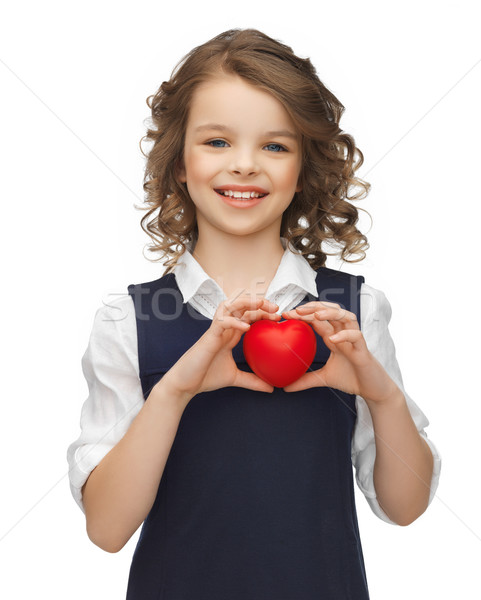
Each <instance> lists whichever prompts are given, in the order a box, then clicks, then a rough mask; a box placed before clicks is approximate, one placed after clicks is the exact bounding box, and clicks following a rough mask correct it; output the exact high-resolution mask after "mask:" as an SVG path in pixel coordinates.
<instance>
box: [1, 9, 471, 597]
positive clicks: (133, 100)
mask: <svg viewBox="0 0 481 600" xmlns="http://www.w3.org/2000/svg"><path fill="white" fill-rule="evenodd" d="M168 4H169V5H172V6H170V7H169V6H167V5H168ZM477 11H478V7H477V3H476V2H475V1H474V0H473V1H472V2H467V1H458V2H456V3H453V2H440V1H437V2H412V1H409V2H403V3H397V4H394V3H390V2H380V1H379V2H358V1H353V0H344V1H343V2H342V3H341V2H339V3H335V2H324V1H317V2H315V3H312V5H311V3H310V2H303V1H299V0H298V1H296V2H292V1H289V2H281V1H277V2H270V1H265V2H262V3H261V2H259V1H258V0H256V1H255V2H253V1H251V0H244V1H243V2H237V3H227V2H225V1H222V2H215V1H210V2H209V1H204V2H196V3H192V4H191V5H190V6H189V5H188V4H186V3H183V2H174V3H166V2H154V1H137V2H136V3H135V4H134V3H127V2H119V1H116V2H113V1H108V2H92V1H91V0H88V1H84V2H82V3H76V4H73V3H68V2H52V1H44V2H40V3H39V2H33V0H29V1H23V2H22V1H19V2H16V3H15V4H13V3H12V4H10V6H9V7H8V9H4V10H3V11H2V21H1V25H0V59H1V63H0V85H1V90H2V92H1V96H0V101H1V111H0V127H1V135H0V147H1V173H2V174H1V199H2V207H1V220H0V224H1V225H0V226H1V236H0V242H1V254H2V295H1V302H2V306H1V314H2V315H3V319H2V332H1V339H2V344H1V345H2V349H3V353H4V354H3V359H2V366H4V367H5V369H4V372H3V375H2V418H1V421H0V428H1V435H0V450H1V452H0V457H1V458H0V460H1V479H2V493H1V495H0V503H1V505H0V564H1V565H2V577H1V580H0V595H1V596H2V597H3V598H8V599H9V600H13V599H17V598H19V599H25V598H37V597H48V598H52V599H62V600H63V599H65V598H69V600H75V599H81V598H89V599H91V600H97V599H102V600H111V599H112V600H114V599H115V600H117V599H120V598H123V597H125V590H126V584H127V578H128V569H129V566H130V561H131V557H132V553H133V551H134V548H135V543H136V541H137V537H138V533H137V534H135V535H134V537H133V538H132V539H131V540H130V542H129V543H128V544H127V546H125V547H124V549H123V550H122V551H121V552H120V553H117V554H108V553H106V552H104V551H102V550H100V549H99V548H97V547H96V546H94V545H93V544H92V543H91V542H90V541H89V539H88V537H87V535H86V532H85V522H84V516H83V514H82V513H81V512H80V510H79V508H78V507H77V505H76V504H75V502H74V501H73V499H72V497H71V496H70V491H69V487H68V477H67V462H66V449H67V446H68V445H69V444H70V442H72V441H73V440H74V439H75V438H76V437H77V436H78V434H79V433H80V430H79V419H80V409H81V406H82V403H83V401H84V400H85V398H86V396H87V384H86V382H85V380H84V378H83V374H82V372H81V365H80V360H81V357H82V354H83V352H84V351H85V349H86V346H87V341H88V337H89V334H90V330H91V326H92V323H93V316H94V314H95V311H96V309H97V308H98V307H100V306H101V305H102V302H103V300H104V299H106V298H107V296H108V294H111V293H125V292H126V287H127V285H128V284H130V283H139V282H141V281H148V280H151V279H154V278H157V277H160V275H161V274H162V272H163V269H162V266H161V264H159V263H157V264H156V263H150V262H149V261H148V260H146V258H145V257H144V255H143V251H144V253H145V255H148V256H149V257H151V258H152V257H153V256H152V254H151V253H148V252H147V251H146V249H144V246H145V245H146V244H147V243H148V242H149V238H148V237H147V236H146V234H144V233H143V232H142V230H141V228H140V225H139V221H140V218H141V216H142V215H143V214H144V213H143V212H141V211H139V210H135V208H134V205H135V204H136V205H140V204H141V203H142V200H143V192H142V177H143V157H142V155H141V154H140V150H139V147H138V143H139V140H140V138H141V137H142V135H144V133H145V126H144V120H145V119H146V118H147V117H149V109H148V107H147V105H146V103H145V100H146V98H147V96H149V95H150V94H153V93H154V92H155V91H156V90H157V88H158V86H159V85H160V84H161V82H162V81H164V80H166V79H168V78H169V77H170V73H171V70H172V69H173V67H174V65H175V64H176V63H177V61H178V60H180V59H181V58H182V57H183V56H184V55H185V54H186V53H187V52H188V51H189V50H190V49H191V48H193V47H194V46H196V45H199V44H201V43H203V42H205V41H207V40H208V39H210V38H211V37H213V36H214V35H217V34H218V33H220V32H222V31H224V30H226V29H230V28H234V27H255V28H258V29H260V30H262V31H264V32H265V33H267V34H268V35H270V36H271V37H274V38H277V39H279V40H281V41H283V42H284V43H287V44H288V45H290V46H291V47H293V49H294V51H295V52H296V53H297V54H298V55H300V56H302V57H306V56H308V57H310V58H311V60H312V62H313V63H314V65H315V66H316V68H317V70H318V73H319V76H320V78H321V80H323V81H324V83H325V84H326V85H327V87H329V89H331V90H332V91H333V92H334V93H335V95H336V96H337V97H338V98H339V99H340V100H341V102H342V103H343V104H344V105H345V107H346V112H345V114H344V116H343V118H342V121H341V126H342V127H343V129H344V130H345V131H347V132H348V133H351V134H352V135H353V136H354V137H355V140H356V142H357V144H358V145H359V146H360V148H361V150H362V151H363V152H364V156H365V164H364V165H363V167H361V169H360V171H359V172H358V173H359V174H360V176H362V177H363V178H365V179H366V180H367V181H369V182H370V183H371V184H372V191H371V193H370V195H369V196H368V198H367V199H366V200H363V201H361V202H359V203H358V206H359V207H363V208H365V209H366V210H368V211H369V213H370V214H371V215H372V217H373V225H372V227H371V223H370V221H369V219H368V218H367V217H366V215H364V214H363V213H361V222H360V227H361V229H362V231H363V232H365V233H366V234H367V236H368V239H369V241H370V243H371V248H370V250H369V251H368V258H367V259H366V260H365V261H363V262H362V263H360V264H357V265H349V264H345V265H344V266H343V270H345V271H348V272H351V273H357V274H363V275H364V276H365V278H366V282H367V283H369V284H370V285H373V286H375V287H378V288H380V289H382V290H383V291H384V292H385V293H386V295H387V297H388V299H389V300H390V302H391V306H392V309H393V317H392V321H391V327H390V329H391V333H392V336H393V338H394V341H395V344H396V348H397V355H398V360H399V363H400V366H401V370H402V373H403V379H404V384H405V387H406V390H407V391H408V393H409V394H410V395H411V396H412V397H413V399H414V400H415V401H416V402H417V403H418V404H419V405H420V407H421V408H422V409H423V411H424V412H425V413H426V415H427V416H428V418H429V420H430V423H431V424H430V425H429V427H428V429H427V432H428V435H429V436H430V438H431V439H432V440H433V441H434V442H435V444H436V445H437V446H438V448H439V450H440V452H441V455H442V457H443V468H442V476H441V482H440V485H439V488H438V492H437V496H436V498H435V499H434V501H433V503H432V504H431V506H430V507H429V509H428V511H427V512H426V513H425V514H424V515H422V516H421V517H420V518H419V519H418V520H417V521H416V522H415V523H414V524H412V525H411V526H409V527H406V528H403V527H395V526H391V525H388V524H386V523H384V522H383V521H381V520H379V519H378V518H377V517H375V516H374V514H373V513H372V512H371V510H370V509H369V507H368V505H367V502H366V501H365V499H364V497H363V496H362V495H361V494H360V493H358V490H357V489H356V492H357V505H358V514H359V522H360V529H361V536H362V541H363V548H364V555H365V561H366V568H367V574H368V581H369V586H370V590H371V598H372V600H386V599H389V600H395V599H403V600H405V599H406V598H412V599H413V600H416V599H418V598H419V599H421V598H423V599H424V598H429V599H431V598H481V591H480V590H481V586H480V583H479V565H480V564H481V563H480V560H481V516H480V511H479V506H480V502H479V493H480V491H481V489H480V483H479V478H480V468H479V460H478V447H479V442H478V439H479V419H480V417H481V411H480V408H479V406H480V394H479V366H478V362H479V337H480V333H481V332H480V327H479V322H480V308H479V302H478V300H479V291H480V286H479V263H478V260H477V259H476V257H477V256H478V254H479V251H478V239H479V237H478V236H479V219H480V210H479V203H480V202H481V198H480V185H479V182H478V177H479V172H480V171H479V164H480V152H479V139H480V111H479V107H480V105H481V98H480V96H481V93H480V82H481V64H480V60H481V47H480V43H479V30H478V26H479V17H480V15H479V14H477ZM328 266H331V267H337V266H338V263H337V262H336V260H334V259H330V261H329V262H328ZM246 600H247V599H246ZM269 600H271V599H269ZM272 600H278V599H272ZM292 600H302V598H299V599H292ZM340 600H342V599H340Z"/></svg>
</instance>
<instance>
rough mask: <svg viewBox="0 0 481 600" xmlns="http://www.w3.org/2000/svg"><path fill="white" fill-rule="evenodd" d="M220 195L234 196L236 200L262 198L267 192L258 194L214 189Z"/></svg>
mask: <svg viewBox="0 0 481 600" xmlns="http://www.w3.org/2000/svg"><path fill="white" fill-rule="evenodd" d="M214 191H215V192H217V193H218V194H220V195H221V196H225V197H226V198H235V199H236V200H251V199H252V198H264V196H267V194H260V193H259V192H234V191H232V190H214Z"/></svg>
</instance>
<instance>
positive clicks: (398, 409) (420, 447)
mask: <svg viewBox="0 0 481 600" xmlns="http://www.w3.org/2000/svg"><path fill="white" fill-rule="evenodd" d="M365 400H366V403H367V405H368V407H369V411H370V413H371V417H372V422H373V427H374V436H375V440H376V460H375V463H374V485H375V488H376V495H377V500H378V502H379V505H380V506H381V508H382V509H383V511H384V512H385V513H386V514H387V516H388V517H389V518H390V519H391V520H392V521H394V522H396V523H398V524H399V525H409V524H410V523H412V522H413V521H415V520H416V519H417V518H418V517H419V516H420V515H421V514H422V513H423V512H424V511H425V510H426V508H427V507H428V504H429V495H430V489H431V479H432V474H433V467H434V461H433V455H432V452H431V449H430V448H429V446H428V444H427V443H426V442H425V441H424V439H423V438H422V437H421V435H420V434H419V432H418V430H417V428H416V425H415V423H414V421H413V419H412V417H411V414H410V412H409V408H408V406H407V404H406V400H405V398H404V394H403V393H402V391H401V390H400V389H399V388H397V387H396V390H394V392H393V393H392V394H391V395H390V396H389V397H387V398H386V399H385V400H383V401H382V402H379V401H374V402H371V401H370V400H369V399H367V398H365Z"/></svg>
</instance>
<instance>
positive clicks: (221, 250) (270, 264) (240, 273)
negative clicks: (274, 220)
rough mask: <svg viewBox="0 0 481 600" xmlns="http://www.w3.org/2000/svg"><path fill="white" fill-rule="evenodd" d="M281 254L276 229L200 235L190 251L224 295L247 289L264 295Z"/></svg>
mask: <svg viewBox="0 0 481 600" xmlns="http://www.w3.org/2000/svg"><path fill="white" fill-rule="evenodd" d="M283 254H284V248H283V246H282V243H281V240H280V235H279V232H278V231H277V232H275V231H273V232H272V234H271V235H266V232H258V233H253V234H250V235H239V236H234V235H225V234H224V233H223V232H219V233H218V235H214V236H209V239H208V240H206V237H205V236H202V235H200V231H199V239H198V240H197V244H196V246H195V248H194V249H193V251H192V255H193V257H194V258H195V259H196V260H197V262H198V263H199V264H200V266H201V267H202V268H203V269H204V271H205V272H206V273H207V275H209V277H212V279H214V280H215V281H216V282H217V283H218V285H219V286H220V288H221V289H222V290H223V291H224V294H225V295H226V298H231V297H233V296H234V297H235V296H237V295H239V293H241V292H242V291H250V292H252V293H253V294H256V295H257V296H258V297H264V296H265V293H266V292H267V288H268V287H269V284H270V282H271V281H272V279H273V277H274V275H275V274H276V271H277V269H278V267H279V264H280V262H281V259H282V256H283Z"/></svg>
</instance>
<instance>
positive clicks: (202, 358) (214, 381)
mask: <svg viewBox="0 0 481 600" xmlns="http://www.w3.org/2000/svg"><path fill="white" fill-rule="evenodd" d="M277 309H278V306H277V304H273V303H272V302H269V301H268V300H266V299H265V298H256V297H255V296H254V295H253V294H252V293H250V292H245V293H244V294H243V295H241V296H238V297H236V298H234V299H232V300H231V299H227V300H224V301H223V302H221V303H220V304H219V306H218V308H217V310H216V312H215V314H214V317H213V320H212V323H211V325H210V327H209V329H208V330H207V331H206V332H205V333H204V334H203V335H202V336H201V337H200V338H199V339H198V340H197V342H196V343H195V344H194V345H193V346H192V347H191V348H189V350H187V352H185V353H184V354H183V355H182V356H181V357H180V358H179V360H178V361H177V362H176V363H175V364H174V365H173V366H172V367H171V368H170V369H169V370H168V371H167V373H166V374H165V375H164V377H163V378H162V379H161V380H160V381H159V384H160V383H161V384H162V386H165V385H167V386H168V387H169V389H170V390H171V391H172V392H174V393H175V394H178V395H180V396H181V397H182V398H183V399H184V400H185V401H186V402H187V403H188V401H190V399H191V398H192V397H193V396H195V395H196V394H199V393H200V392H209V391H212V390H216V389H219V388H222V387H228V386H234V387H244V388H247V389H250V390H256V391H260V392H272V391H273V390H274V387H273V386H272V385H270V384H269V383H266V382H265V381H263V380H262V379H260V378H259V377H257V375H255V374H254V373H249V372H246V371H240V370H239V369H238V368H237V365H236V362H235V361H234V358H233V356H232V348H234V346H236V345H237V344H238V342H239V340H240V338H241V336H242V334H243V333H245V332H246V331H248V330H249V327H250V323H253V322H254V321H257V320H259V319H270V320H276V321H277V320H279V319H281V318H282V317H281V315H279V314H276V310H277Z"/></svg>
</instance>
